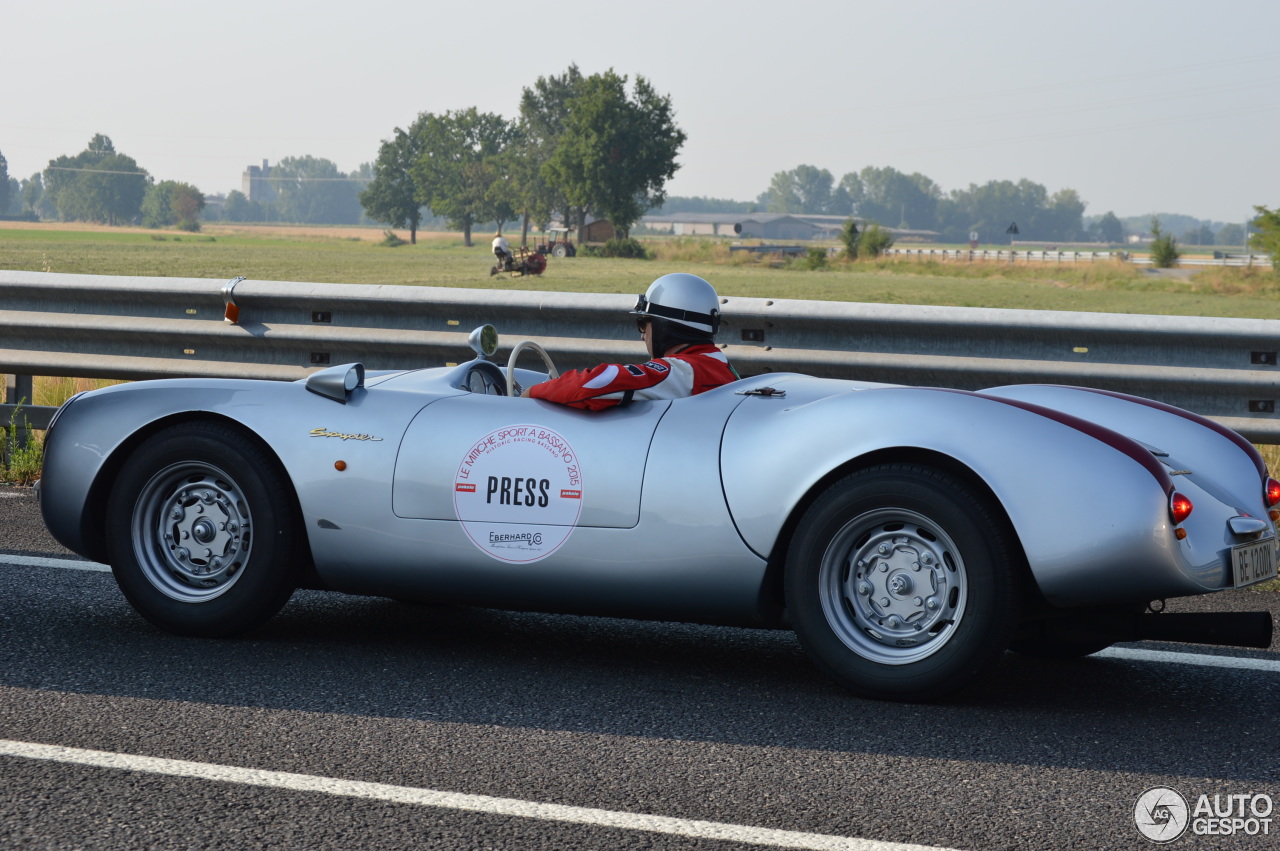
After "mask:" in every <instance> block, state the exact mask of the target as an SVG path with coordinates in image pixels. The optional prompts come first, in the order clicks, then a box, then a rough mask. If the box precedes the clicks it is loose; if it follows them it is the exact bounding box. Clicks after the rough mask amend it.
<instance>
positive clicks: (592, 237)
mask: <svg viewBox="0 0 1280 851" xmlns="http://www.w3.org/2000/svg"><path fill="white" fill-rule="evenodd" d="M615 236H617V233H615V232H614V230H613V225H611V224H610V223H609V222H607V221H605V220H604V219H590V218H589V220H588V221H587V224H586V226H585V227H583V229H582V241H583V242H608V241H609V240H611V239H613V238H614V237H615Z"/></svg>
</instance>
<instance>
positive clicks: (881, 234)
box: [858, 222, 893, 260]
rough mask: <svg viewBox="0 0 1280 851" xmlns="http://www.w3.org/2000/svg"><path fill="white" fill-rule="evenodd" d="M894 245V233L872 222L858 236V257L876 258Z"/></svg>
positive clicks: (861, 258) (864, 258)
mask: <svg viewBox="0 0 1280 851" xmlns="http://www.w3.org/2000/svg"><path fill="white" fill-rule="evenodd" d="M892 247H893V235H892V234H890V233H889V232H888V231H887V230H885V229H884V228H882V227H880V225H878V224H876V223H875V222H872V223H871V224H869V225H867V226H866V227H865V228H863V230H862V233H861V234H860V235H859V236H858V259H859V260H874V259H876V258H877V257H879V256H880V255H881V254H883V253H884V252H885V251H886V250H888V249H889V248H892Z"/></svg>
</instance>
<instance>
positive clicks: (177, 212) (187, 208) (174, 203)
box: [142, 180, 204, 231]
mask: <svg viewBox="0 0 1280 851" xmlns="http://www.w3.org/2000/svg"><path fill="white" fill-rule="evenodd" d="M203 209H204V194H203V193H202V192H201V191H200V190H199V189H197V188H196V187H194V186H192V185H191V184H189V183H178V182H177V181H174V180H162V181H160V182H159V183H157V184H155V185H153V186H149V187H147V194H146V196H145V197H143V199H142V225H143V227H148V228H162V227H169V226H170V225H177V226H178V228H179V229H181V230H189V231H198V230H200V211H201V210H203Z"/></svg>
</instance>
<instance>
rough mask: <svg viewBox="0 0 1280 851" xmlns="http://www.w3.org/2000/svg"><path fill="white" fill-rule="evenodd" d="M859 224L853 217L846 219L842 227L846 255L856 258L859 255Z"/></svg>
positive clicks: (841, 238) (841, 234) (841, 232)
mask: <svg viewBox="0 0 1280 851" xmlns="http://www.w3.org/2000/svg"><path fill="white" fill-rule="evenodd" d="M858 236H859V233H858V225H857V223H855V222H854V220H853V219H846V220H845V223H844V225H843V227H841V228H840V242H841V244H842V245H844V256H845V257H846V258H848V259H849V260H854V259H856V258H857V256H858Z"/></svg>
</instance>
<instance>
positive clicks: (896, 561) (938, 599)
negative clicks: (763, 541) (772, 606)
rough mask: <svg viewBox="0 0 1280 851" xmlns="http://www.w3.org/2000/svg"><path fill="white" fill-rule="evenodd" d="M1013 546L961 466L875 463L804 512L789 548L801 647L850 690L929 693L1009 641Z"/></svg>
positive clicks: (977, 670)
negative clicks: (956, 469) (961, 474)
mask: <svg viewBox="0 0 1280 851" xmlns="http://www.w3.org/2000/svg"><path fill="white" fill-rule="evenodd" d="M1016 552H1018V550H1017V548H1016V543H1015V542H1014V540H1013V536H1012V534H1011V532H1010V531H1009V530H1008V528H1007V522H1006V521H1005V520H1004V518H1003V515H1002V514H1001V513H1000V511H999V510H998V509H997V508H996V507H994V506H992V505H991V504H990V503H989V501H988V499H987V498H986V497H985V496H984V495H982V494H980V493H978V492H977V491H976V490H975V489H974V488H972V487H970V486H969V485H968V484H967V483H966V482H964V481H963V480H961V479H960V478H958V477H956V476H954V475H952V474H950V473H947V472H945V471H941V470H937V469H933V468H930V467H924V466H919V465H912V464H886V465H881V466H877V467H871V468H868V469H866V470H862V471H860V472H857V473H854V474H852V475H850V476H848V477H846V478H844V479H842V480H839V481H837V482H835V483H834V484H833V485H832V486H831V487H829V488H828V489H827V490H826V491H825V492H824V493H822V494H821V495H820V496H819V497H818V498H817V499H816V500H815V501H814V503H813V504H812V505H811V506H810V508H809V509H808V510H807V511H806V512H805V514H804V516H803V518H802V519H801V521H800V523H799V525H798V526H797V528H796V532H795V535H794V537H793V538H792V543H791V547H790V550H789V552H788V556H787V569H786V594H787V606H788V609H789V610H790V612H791V617H792V620H793V623H794V624H795V628H796V632H797V634H798V635H799V637H800V640H801V643H802V644H803V645H804V647H805V649H806V651H807V652H808V653H809V654H810V656H811V657H812V658H814V659H815V661H816V662H817V663H818V664H819V665H820V666H821V667H822V668H823V669H825V670H826V671H827V672H828V673H830V674H831V675H832V676H833V677H834V678H835V679H836V680H837V681H839V682H840V683H842V684H843V685H845V686H847V687H848V688H849V689H850V690H852V691H854V692H855V693H857V694H859V695H862V696H864V697H871V698H878V699H886V700H908V701H912V700H933V699H937V698H939V697H943V696H945V695H947V694H949V693H951V692H954V691H956V690H958V689H960V688H962V687H963V686H965V685H967V684H968V683H969V682H971V681H972V680H973V679H975V678H976V677H977V676H979V675H980V674H981V673H982V672H983V671H984V670H986V669H987V668H989V667H990V666H991V665H992V664H994V663H995V661H996V660H997V659H998V658H999V657H1000V655H1001V654H1002V653H1003V652H1004V650H1005V649H1006V648H1007V647H1008V644H1009V640H1010V637H1011V635H1012V632H1013V628H1014V626H1015V623H1016V619H1017V611H1018V610H1017V607H1018V600H1019V594H1018V591H1019V583H1020V577H1021V572H1020V570H1019V567H1018V565H1019V560H1018V559H1017V557H1016V555H1015V553H1016Z"/></svg>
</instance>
